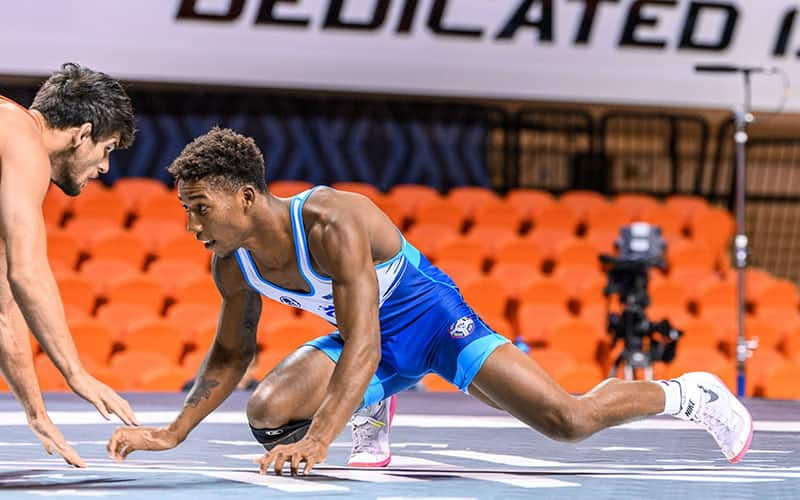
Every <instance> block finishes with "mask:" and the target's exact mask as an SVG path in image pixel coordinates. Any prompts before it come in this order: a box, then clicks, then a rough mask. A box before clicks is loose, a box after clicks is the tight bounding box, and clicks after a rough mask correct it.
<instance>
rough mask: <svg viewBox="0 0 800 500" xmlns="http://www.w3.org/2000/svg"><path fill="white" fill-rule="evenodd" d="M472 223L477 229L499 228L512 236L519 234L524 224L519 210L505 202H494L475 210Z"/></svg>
mask: <svg viewBox="0 0 800 500" xmlns="http://www.w3.org/2000/svg"><path fill="white" fill-rule="evenodd" d="M472 222H473V225H474V226H475V227H473V228H472V229H471V231H474V230H475V229H477V228H501V229H504V230H505V231H508V232H510V233H512V234H519V232H520V230H521V229H522V226H523V224H524V223H525V217H524V215H523V212H522V210H521V209H519V208H518V207H517V206H516V205H513V204H511V203H510V202H508V201H507V200H502V201H495V202H493V203H489V204H486V205H482V206H479V207H477V208H476V209H475V212H474V214H473V216H472Z"/></svg>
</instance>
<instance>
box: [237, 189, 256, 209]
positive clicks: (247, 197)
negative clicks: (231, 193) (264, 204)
mask: <svg viewBox="0 0 800 500" xmlns="http://www.w3.org/2000/svg"><path fill="white" fill-rule="evenodd" d="M239 201H240V202H241V204H242V208H244V210H245V212H246V211H248V210H249V209H250V208H252V207H253V205H254V204H255V202H256V190H255V188H254V187H253V186H251V185H250V184H245V185H244V186H242V187H241V188H240V189H239Z"/></svg>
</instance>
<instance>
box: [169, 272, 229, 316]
mask: <svg viewBox="0 0 800 500" xmlns="http://www.w3.org/2000/svg"><path fill="white" fill-rule="evenodd" d="M172 298H173V299H174V300H175V302H177V303H179V304H206V305H208V307H211V308H214V309H217V310H218V309H219V307H220V305H222V296H221V295H220V293H219V290H218V289H217V286H216V285H215V284H214V280H212V279H209V278H208V277H206V276H202V277H198V278H196V279H194V280H192V281H187V282H186V283H185V284H183V285H182V286H180V287H177V288H175V291H174V292H173V294H172Z"/></svg>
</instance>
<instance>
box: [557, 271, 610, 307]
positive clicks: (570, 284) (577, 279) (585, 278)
mask: <svg viewBox="0 0 800 500" xmlns="http://www.w3.org/2000/svg"><path fill="white" fill-rule="evenodd" d="M552 276H553V277H554V278H555V279H557V280H559V281H560V282H561V283H563V284H564V287H565V288H566V289H567V292H568V293H569V296H570V297H571V298H575V299H577V298H578V297H581V296H582V295H583V292H584V290H586V289H587V288H589V287H592V286H594V285H595V283H597V282H601V281H605V279H606V278H605V275H604V274H603V273H602V272H600V270H599V269H597V266H596V265H594V266H587V265H581V264H564V265H562V264H558V265H557V266H556V269H555V271H554V272H553V274H552Z"/></svg>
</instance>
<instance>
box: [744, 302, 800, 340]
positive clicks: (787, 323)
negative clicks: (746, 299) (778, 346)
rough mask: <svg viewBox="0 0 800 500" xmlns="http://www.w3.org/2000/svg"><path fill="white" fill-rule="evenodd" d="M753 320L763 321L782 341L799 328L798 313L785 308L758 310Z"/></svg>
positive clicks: (799, 315) (799, 319) (799, 317)
mask: <svg viewBox="0 0 800 500" xmlns="http://www.w3.org/2000/svg"><path fill="white" fill-rule="evenodd" d="M753 318H755V319H758V320H761V321H765V322H767V323H769V324H771V325H773V327H774V328H775V330H777V332H778V336H779V337H780V338H781V339H783V340H784V341H785V340H786V339H788V337H789V335H791V334H793V333H794V332H795V331H796V330H797V329H798V328H800V311H798V310H797V309H787V308H780V307H779V308H775V309H772V308H765V307H762V308H759V309H757V310H756V313H755V315H753Z"/></svg>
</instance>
